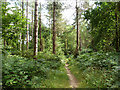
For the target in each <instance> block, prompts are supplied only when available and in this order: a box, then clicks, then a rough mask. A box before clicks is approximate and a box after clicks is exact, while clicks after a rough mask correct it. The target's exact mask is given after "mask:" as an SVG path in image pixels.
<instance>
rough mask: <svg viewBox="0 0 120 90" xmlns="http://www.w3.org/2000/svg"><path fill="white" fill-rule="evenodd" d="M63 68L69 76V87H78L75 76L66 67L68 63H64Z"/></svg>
mask: <svg viewBox="0 0 120 90" xmlns="http://www.w3.org/2000/svg"><path fill="white" fill-rule="evenodd" d="M65 69H66V71H67V75H68V77H69V83H70V87H72V88H77V87H78V81H77V79H76V78H75V76H74V75H73V74H72V73H71V72H70V70H69V68H68V64H65Z"/></svg>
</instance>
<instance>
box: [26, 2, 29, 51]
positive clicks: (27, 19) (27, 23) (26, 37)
mask: <svg viewBox="0 0 120 90" xmlns="http://www.w3.org/2000/svg"><path fill="white" fill-rule="evenodd" d="M26 4H27V6H26V29H27V37H26V38H27V50H28V48H29V41H28V38H29V37H28V36H29V35H28V34H29V31H28V0H27V2H26Z"/></svg>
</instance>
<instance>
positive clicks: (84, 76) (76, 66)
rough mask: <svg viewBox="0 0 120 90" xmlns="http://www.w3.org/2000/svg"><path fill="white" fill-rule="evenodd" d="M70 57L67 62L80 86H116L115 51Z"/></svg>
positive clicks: (116, 66)
mask: <svg viewBox="0 0 120 90" xmlns="http://www.w3.org/2000/svg"><path fill="white" fill-rule="evenodd" d="M72 59H73V60H72ZM72 59H71V58H69V59H68V62H67V63H69V68H70V69H71V72H72V73H73V74H74V75H75V77H76V78H77V79H78V81H79V87H80V88H117V87H118V83H119V82H118V54H117V53H115V52H107V53H104V52H102V51H100V52H90V53H83V54H81V55H79V56H78V57H77V58H72Z"/></svg>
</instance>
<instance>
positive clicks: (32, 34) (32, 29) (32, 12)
mask: <svg viewBox="0 0 120 90" xmlns="http://www.w3.org/2000/svg"><path fill="white" fill-rule="evenodd" d="M31 29H32V40H33V9H32V25H31Z"/></svg>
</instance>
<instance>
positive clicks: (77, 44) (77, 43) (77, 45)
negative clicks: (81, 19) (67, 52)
mask: <svg viewBox="0 0 120 90" xmlns="http://www.w3.org/2000/svg"><path fill="white" fill-rule="evenodd" d="M76 24H77V33H76V34H77V37H76V40H77V41H76V54H78V49H79V25H78V6H77V0H76Z"/></svg>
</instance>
